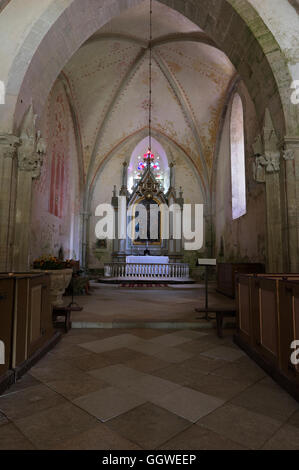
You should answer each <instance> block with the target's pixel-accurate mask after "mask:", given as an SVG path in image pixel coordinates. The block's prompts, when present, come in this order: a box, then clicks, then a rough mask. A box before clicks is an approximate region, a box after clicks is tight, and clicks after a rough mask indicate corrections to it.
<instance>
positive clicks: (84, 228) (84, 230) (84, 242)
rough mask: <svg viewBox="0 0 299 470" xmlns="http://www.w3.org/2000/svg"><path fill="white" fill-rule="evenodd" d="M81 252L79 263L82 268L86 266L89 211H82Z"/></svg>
mask: <svg viewBox="0 0 299 470" xmlns="http://www.w3.org/2000/svg"><path fill="white" fill-rule="evenodd" d="M81 217H82V253H81V265H82V269H84V270H86V269H87V268H88V240H89V220H90V217H91V214H90V212H82V213H81Z"/></svg>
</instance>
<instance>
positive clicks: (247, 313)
mask: <svg viewBox="0 0 299 470" xmlns="http://www.w3.org/2000/svg"><path fill="white" fill-rule="evenodd" d="M289 284H291V285H292V286H294V287H293V288H292V292H295V291H296V289H295V287H296V286H298V287H299V275H298V274H257V275H250V274H247V275H246V274H238V275H237V277H236V292H237V334H236V335H235V341H236V343H237V344H239V346H241V347H242V348H243V349H244V350H245V351H246V352H247V353H248V354H249V355H250V356H251V357H252V358H253V359H254V360H256V362H258V363H259V365H260V366H261V367H263V368H264V369H265V370H266V371H267V372H268V373H269V374H270V375H271V376H272V377H273V378H274V379H275V380H277V381H278V382H279V383H280V384H281V385H282V386H284V387H285V388H287V389H288V390H289V392H290V393H292V394H293V395H294V396H295V397H296V398H298V399H299V388H298V389H297V391H296V389H295V388H294V387H293V385H294V384H292V383H290V382H289V381H288V380H285V379H286V378H288V377H290V374H288V375H286V373H285V371H286V369H287V368H288V367H290V366H289V365H287V366H286V363H287V362H288V361H287V359H286V358H287V356H289V357H290V355H291V350H290V344H291V341H290V342H289V343H288V341H289V339H290V338H291V337H294V335H295V334H294V333H293V334H292V333H290V323H291V321H292V320H291V319H292V318H294V308H293V307H292V305H293V304H294V301H293V299H294V296H293V297H292V299H290V294H289V295H288V296H287V295H286V286H288V285H289ZM296 292H297V291H296ZM298 303H299V301H298ZM296 305H297V304H296ZM292 308H293V310H292ZM287 332H288V333H287ZM295 336H296V335H295ZM293 339H294V338H293ZM282 364H284V367H282Z"/></svg>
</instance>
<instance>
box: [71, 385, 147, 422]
mask: <svg viewBox="0 0 299 470" xmlns="http://www.w3.org/2000/svg"><path fill="white" fill-rule="evenodd" d="M145 401H146V400H145V399H144V398H142V397H140V396H138V395H136V394H134V393H132V392H130V391H128V390H124V389H122V390H121V389H119V388H116V387H107V388H104V389H102V390H100V391H98V392H94V393H90V394H88V395H86V396H84V397H80V398H78V399H76V400H74V403H75V404H76V405H77V406H79V407H80V408H82V409H83V410H85V411H87V412H88V413H89V414H91V415H93V416H95V417H96V418H97V419H100V420H101V421H103V422H105V421H108V420H110V419H113V418H115V417H116V416H119V415H121V414H123V413H126V412H127V411H129V410H131V409H132V408H136V407H137V406H139V405H141V404H143V403H145Z"/></svg>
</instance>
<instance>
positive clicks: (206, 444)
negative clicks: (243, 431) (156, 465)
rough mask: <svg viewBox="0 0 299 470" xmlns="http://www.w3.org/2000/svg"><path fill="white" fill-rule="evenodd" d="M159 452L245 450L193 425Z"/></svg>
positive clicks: (164, 445) (163, 446)
mask: <svg viewBox="0 0 299 470" xmlns="http://www.w3.org/2000/svg"><path fill="white" fill-rule="evenodd" d="M160 449H161V450H180V451H183V450H246V448H245V447H242V446H241V445H239V444H237V443H235V442H233V441H230V440H229V439H226V438H225V437H223V436H220V435H219V434H216V433H214V432H212V431H209V430H208V429H204V428H200V427H199V426H196V425H193V426H191V427H190V428H188V429H186V431H183V432H181V433H179V434H177V435H176V436H175V437H173V438H172V439H170V440H169V441H168V442H166V443H165V444H163V445H162V446H161V447H160Z"/></svg>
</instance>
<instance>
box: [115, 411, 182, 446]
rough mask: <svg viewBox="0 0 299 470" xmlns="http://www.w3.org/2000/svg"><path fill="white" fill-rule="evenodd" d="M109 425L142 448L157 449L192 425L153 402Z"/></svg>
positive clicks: (116, 419)
mask: <svg viewBox="0 0 299 470" xmlns="http://www.w3.org/2000/svg"><path fill="white" fill-rule="evenodd" d="M107 425H108V426H109V427H110V428H111V429H113V430H114V431H116V432H117V433H120V434H121V435H122V436H124V437H125V438H126V439H129V440H130V441H133V442H135V443H136V444H138V445H139V446H140V447H141V448H142V449H156V448H157V447H159V446H161V445H162V444H163V443H164V442H167V441H168V440H169V439H171V438H172V437H174V436H175V435H176V434H178V433H180V432H182V431H183V430H184V429H186V428H188V427H189V426H190V422H189V421H187V420H185V419H183V418H180V417H179V416H176V415H175V414H173V413H170V412H169V411H167V410H165V409H163V408H160V407H158V406H156V405H153V404H151V403H146V404H144V405H142V406H139V407H138V408H135V409H134V410H132V411H129V412H128V413H125V414H123V415H121V416H119V417H118V418H115V419H113V420H111V421H109V422H108V423H107Z"/></svg>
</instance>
